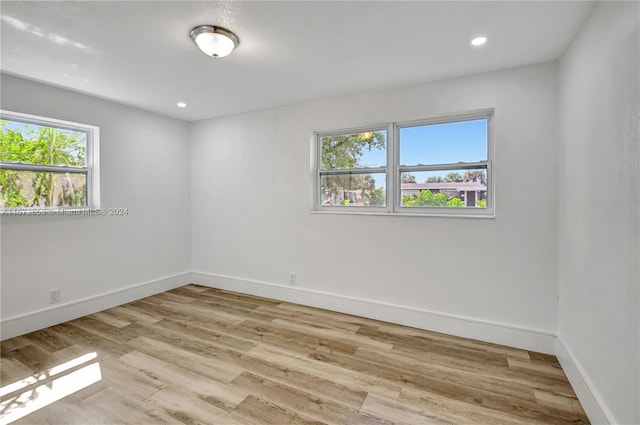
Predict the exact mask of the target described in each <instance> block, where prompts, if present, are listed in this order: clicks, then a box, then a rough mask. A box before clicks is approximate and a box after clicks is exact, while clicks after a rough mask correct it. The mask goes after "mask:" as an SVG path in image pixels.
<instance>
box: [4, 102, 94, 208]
mask: <svg viewBox="0 0 640 425" xmlns="http://www.w3.org/2000/svg"><path fill="white" fill-rule="evenodd" d="M98 143H99V142H98V128H97V127H93V126H88V125H84V124H77V123H72V122H66V121H60V120H55V119H50V118H43V117H37V116H33V115H26V114H20V113H15V112H8V111H1V112H0V211H2V212H5V213H7V212H8V210H12V209H18V210H20V209H38V210H45V209H69V208H98V207H99V201H100V197H99V186H98V152H99V148H98Z"/></svg>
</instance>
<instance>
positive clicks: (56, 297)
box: [49, 289, 60, 304]
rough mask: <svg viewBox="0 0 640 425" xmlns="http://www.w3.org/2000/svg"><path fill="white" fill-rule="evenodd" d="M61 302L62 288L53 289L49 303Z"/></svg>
mask: <svg viewBox="0 0 640 425" xmlns="http://www.w3.org/2000/svg"><path fill="white" fill-rule="evenodd" d="M59 302H60V290H59V289H52V290H51V291H49V304H56V303H59Z"/></svg>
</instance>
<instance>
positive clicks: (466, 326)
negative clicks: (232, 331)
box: [191, 272, 555, 354]
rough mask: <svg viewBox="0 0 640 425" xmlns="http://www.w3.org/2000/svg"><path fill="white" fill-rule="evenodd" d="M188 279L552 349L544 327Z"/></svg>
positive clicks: (242, 282)
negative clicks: (540, 328) (532, 327)
mask: <svg viewBox="0 0 640 425" xmlns="http://www.w3.org/2000/svg"><path fill="white" fill-rule="evenodd" d="M191 280H192V282H193V283H196V284H200V285H203V286H208V287H211V288H218V289H226V290H229V291H236V292H242V293H245V294H251V295H256V296H261V297H266V298H274V299H277V300H282V301H288V302H293V303H297V304H302V305H307V306H311V307H318V308H324V309H327V310H332V311H338V312H342V313H348V314H353V315H357V316H361V317H367V318H371V319H376V320H382V321H385V322H392V323H397V324H400V325H405V326H411V327H415V328H420V329H425V330H429V331H434V332H441V333H446V334H449V335H456V336H462V337H465V338H471V339H477V340H481V341H486V342H492V343H495V344H502V345H508V346H510V347H516V348H522V349H525V350H531V351H538V352H541V353H547V354H553V353H554V351H555V333H553V332H550V331H545V330H539V329H530V328H525V327H520V326H514V325H510V324H506V323H498V322H491V321H486V320H480V319H475V318H472V317H464V316H457V315H453V314H447V313H441V312H436V311H429V310H425V309H419V308H414V307H408V306H403V305H397V304H390V303H385V302H381V301H376V300H368V299H364V298H356V297H350V296H345V295H340V294H334V293H329V292H323V291H318V290H313V289H307V288H301V287H298V286H286V285H279V284H274V283H269V282H261V281H256V280H250V279H242V278H237V277H231V276H222V275H217V274H211V273H205V272H193V273H191Z"/></svg>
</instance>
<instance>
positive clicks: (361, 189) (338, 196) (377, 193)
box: [320, 173, 386, 207]
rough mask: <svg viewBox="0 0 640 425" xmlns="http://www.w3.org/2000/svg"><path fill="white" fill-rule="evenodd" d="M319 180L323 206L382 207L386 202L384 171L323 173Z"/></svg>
mask: <svg viewBox="0 0 640 425" xmlns="http://www.w3.org/2000/svg"><path fill="white" fill-rule="evenodd" d="M320 180H321V181H320V186H321V187H320V193H321V197H322V199H321V205H322V206H323V207H332V206H350V207H353V206H357V207H364V206H377V207H383V206H385V204H386V200H385V197H386V178H385V174H384V173H372V174H340V175H324V176H321V178H320Z"/></svg>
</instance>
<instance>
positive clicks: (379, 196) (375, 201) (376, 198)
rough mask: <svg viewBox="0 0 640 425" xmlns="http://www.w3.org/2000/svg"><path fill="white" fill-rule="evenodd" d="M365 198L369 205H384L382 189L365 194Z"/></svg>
mask: <svg viewBox="0 0 640 425" xmlns="http://www.w3.org/2000/svg"><path fill="white" fill-rule="evenodd" d="M365 196H366V198H367V199H368V201H369V205H377V206H380V205H384V204H385V195H384V191H383V190H382V189H375V188H374V189H372V190H369V191H368V192H365Z"/></svg>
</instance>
